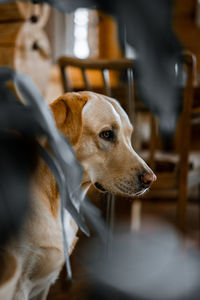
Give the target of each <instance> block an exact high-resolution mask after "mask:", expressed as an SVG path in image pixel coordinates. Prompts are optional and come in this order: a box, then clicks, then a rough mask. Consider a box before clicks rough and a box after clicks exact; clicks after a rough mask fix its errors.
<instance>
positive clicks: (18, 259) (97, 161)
mask: <svg viewBox="0 0 200 300" xmlns="http://www.w3.org/2000/svg"><path fill="white" fill-rule="evenodd" d="M50 108H51V110H52V113H53V115H54V118H55V122H56V125H57V127H58V129H59V130H60V131H61V133H62V134H63V135H65V136H66V137H67V138H68V139H69V141H70V142H71V144H72V146H73V148H74V151H75V154H76V157H77V160H78V161H79V162H80V163H81V165H82V166H83V171H84V172H83V178H82V188H83V190H84V191H85V192H87V190H88V189H89V188H90V186H91V185H93V186H94V187H95V188H96V189H97V190H99V191H100V192H103V193H106V192H109V193H112V194H114V195H120V196H129V197H134V196H136V195H141V194H143V193H144V192H145V191H147V190H148V189H149V187H150V185H151V184H152V183H153V181H155V180H156V176H155V175H154V173H153V172H152V170H151V169H150V168H149V167H148V166H147V164H146V163H145V162H144V161H143V160H142V159H141V158H140V157H139V156H138V154H136V152H135V151H134V150H133V148H132V145H131V135H132V131H133V127H132V125H131V123H130V121H129V118H128V116H127V114H126V113H125V111H124V110H123V109H122V107H121V106H120V104H119V103H118V102H117V101H116V100H115V99H112V98H109V97H107V96H104V95H100V94H96V93H93V92H85V91H84V92H79V93H66V94H64V95H63V96H61V97H59V98H58V99H56V100H55V101H54V102H52V103H51V104H50ZM59 208H60V201H59V191H58V187H57V184H56V181H55V179H54V177H53V175H52V174H51V172H50V171H49V169H48V167H47V165H45V163H44V162H43V161H42V160H41V161H40V162H39V164H38V168H37V172H36V174H35V177H34V179H33V184H32V202H31V213H30V215H29V216H28V217H27V219H26V221H25V224H24V226H23V228H22V230H21V233H20V236H19V237H17V238H15V239H12V241H10V243H9V245H8V247H7V249H6V250H7V251H8V252H9V255H12V257H13V258H14V259H15V263H16V265H17V266H16V268H15V269H16V270H17V271H15V273H14V274H13V278H11V279H10V281H9V282H8V286H13V285H11V284H10V282H11V281H12V282H14V283H15V287H14V288H13V295H12V296H13V298H12V297H11V298H10V299H14V300H28V299H33V300H45V299H46V297H47V295H48V291H49V287H50V286H51V284H52V283H53V282H55V280H56V279H57V277H58V275H59V272H60V270H61V268H62V266H63V264H64V254H63V239H62V230H61V223H60V214H59ZM65 227H67V239H68V245H69V249H68V250H69V253H71V252H72V250H73V247H74V246H75V244H76V240H77V238H76V233H77V225H76V224H75V223H74V221H73V219H72V218H71V217H70V215H69V214H68V213H67V212H66V215H65ZM16 276H17V278H16ZM0 293H1V292H0ZM4 294H5V289H4ZM0 295H1V294H0Z"/></svg>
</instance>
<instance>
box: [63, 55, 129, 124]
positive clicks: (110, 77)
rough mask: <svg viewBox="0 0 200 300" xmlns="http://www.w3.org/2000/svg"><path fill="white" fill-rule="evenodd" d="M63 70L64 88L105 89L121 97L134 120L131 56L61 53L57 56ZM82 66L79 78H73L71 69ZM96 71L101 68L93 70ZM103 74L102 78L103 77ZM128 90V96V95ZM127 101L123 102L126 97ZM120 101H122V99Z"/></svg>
mask: <svg viewBox="0 0 200 300" xmlns="http://www.w3.org/2000/svg"><path fill="white" fill-rule="evenodd" d="M58 64H59V66H60V70H61V76H62V84H63V89H64V92H70V91H76V90H82V89H83V90H89V91H94V92H100V93H104V94H105V95H107V96H110V97H115V98H117V99H118V100H119V101H120V100H121V101H122V103H121V104H122V106H123V107H124V108H125V110H126V111H127V113H128V114H129V117H130V119H131V121H132V122H133V121H134V81H133V79H134V65H133V60H132V59H127V58H120V59H113V60H110V59H109V60H107V59H90V58H89V59H78V58H74V57H66V56H65V57H61V58H59V60H58ZM73 68H74V69H79V71H80V72H79V75H78V76H79V77H80V74H81V77H82V84H81V85H80V84H77V82H78V81H79V82H80V78H79V79H78V78H77V82H76V78H75V79H74V80H73V82H72V80H71V78H70V77H71V76H70V75H71V72H70V71H71V70H72V69H73ZM94 72H98V75H100V76H97V73H94ZM100 77H101V78H100ZM125 94H126V97H125ZM124 98H126V101H125V102H124V103H123V99H124ZM121 101H120V102H121Z"/></svg>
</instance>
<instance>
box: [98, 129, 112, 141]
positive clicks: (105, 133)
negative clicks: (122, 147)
mask: <svg viewBox="0 0 200 300" xmlns="http://www.w3.org/2000/svg"><path fill="white" fill-rule="evenodd" d="M99 136H100V138H102V139H104V140H106V141H109V142H113V141H114V139H115V134H114V131H113V130H105V131H102V132H100V133H99Z"/></svg>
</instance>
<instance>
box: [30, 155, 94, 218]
mask: <svg viewBox="0 0 200 300" xmlns="http://www.w3.org/2000/svg"><path fill="white" fill-rule="evenodd" d="M86 177H88V176H86ZM36 184H37V186H39V189H40V192H42V194H43V195H44V197H43V199H44V202H45V205H47V206H48V208H49V210H50V211H51V213H52V215H53V216H55V217H57V216H58V214H59V208H60V198H59V190H58V186H57V182H56V180H55V178H54V176H53V174H52V173H51V171H50V170H49V168H48V166H47V165H46V163H45V162H44V161H43V159H40V160H39V162H38V168H37V171H36ZM90 186H91V182H90V181H89V180H88V179H87V178H85V176H84V178H83V183H82V191H83V192H82V195H81V199H82V200H83V199H84V198H85V195H86V194H87V191H88V190H89V188H90Z"/></svg>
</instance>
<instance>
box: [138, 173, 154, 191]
mask: <svg viewBox="0 0 200 300" xmlns="http://www.w3.org/2000/svg"><path fill="white" fill-rule="evenodd" d="M156 179H157V177H156V175H155V174H154V173H153V172H151V173H149V172H144V173H143V174H141V175H140V181H141V183H142V185H143V186H144V187H145V188H148V187H149V186H150V185H151V184H152V183H153V182H154V181H155V180H156Z"/></svg>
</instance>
